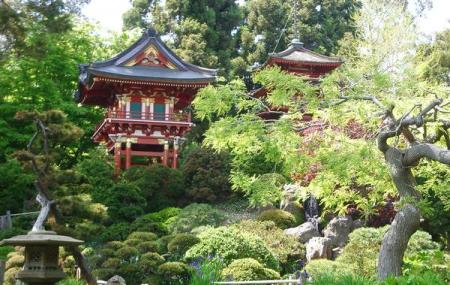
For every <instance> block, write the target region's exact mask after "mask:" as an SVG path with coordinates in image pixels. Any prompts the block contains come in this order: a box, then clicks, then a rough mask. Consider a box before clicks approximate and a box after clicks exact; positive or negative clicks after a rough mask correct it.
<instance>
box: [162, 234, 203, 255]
mask: <svg viewBox="0 0 450 285" xmlns="http://www.w3.org/2000/svg"><path fill="white" fill-rule="evenodd" d="M199 242H200V239H199V238H198V237H196V236H194V235H191V234H176V235H175V236H174V237H173V238H172V240H171V241H170V242H169V244H168V245H167V249H168V250H169V253H171V254H173V256H174V257H178V258H180V257H183V256H184V254H185V253H186V251H187V250H188V249H189V248H191V247H192V246H194V245H196V244H197V243H199Z"/></svg>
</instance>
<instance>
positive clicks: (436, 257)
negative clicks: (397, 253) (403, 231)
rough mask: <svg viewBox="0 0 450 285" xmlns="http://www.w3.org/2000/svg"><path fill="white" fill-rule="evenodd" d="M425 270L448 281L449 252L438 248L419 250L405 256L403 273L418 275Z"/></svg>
mask: <svg viewBox="0 0 450 285" xmlns="http://www.w3.org/2000/svg"><path fill="white" fill-rule="evenodd" d="M410 243H411V241H410ZM427 272H433V273H434V274H436V275H437V276H439V277H440V278H441V279H442V280H444V281H446V282H450V253H448V251H439V250H431V251H420V252H415V253H413V254H409V256H407V257H406V258H405V260H404V265H403V273H404V274H405V275H416V276H420V275H423V274H424V273H427Z"/></svg>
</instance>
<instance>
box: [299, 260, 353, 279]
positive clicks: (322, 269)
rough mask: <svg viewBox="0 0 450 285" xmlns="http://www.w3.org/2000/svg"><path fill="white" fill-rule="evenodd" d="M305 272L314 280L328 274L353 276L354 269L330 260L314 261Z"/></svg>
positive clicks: (307, 266)
mask: <svg viewBox="0 0 450 285" xmlns="http://www.w3.org/2000/svg"><path fill="white" fill-rule="evenodd" d="M305 270H306V271H307V272H308V273H309V275H311V276H312V277H313V278H317V277H320V276H323V275H327V274H332V275H335V274H351V273H352V269H351V268H349V267H348V266H347V265H345V264H343V263H341V262H338V261H332V260H328V259H313V260H311V261H310V262H309V263H308V264H307V265H306V267H305Z"/></svg>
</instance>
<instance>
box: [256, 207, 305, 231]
mask: <svg viewBox="0 0 450 285" xmlns="http://www.w3.org/2000/svg"><path fill="white" fill-rule="evenodd" d="M258 221H272V222H274V223H275V224H276V225H277V226H278V227H279V228H281V229H287V228H291V227H294V226H295V225H296V219H295V217H294V215H292V214H291V213H289V212H286V211H283V210H280V209H270V210H266V211H263V212H261V214H259V216H258Z"/></svg>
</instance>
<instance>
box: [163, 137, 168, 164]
mask: <svg viewBox="0 0 450 285" xmlns="http://www.w3.org/2000/svg"><path fill="white" fill-rule="evenodd" d="M168 161H169V142H168V141H164V154H163V164H164V165H166V166H167V164H168Z"/></svg>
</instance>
